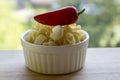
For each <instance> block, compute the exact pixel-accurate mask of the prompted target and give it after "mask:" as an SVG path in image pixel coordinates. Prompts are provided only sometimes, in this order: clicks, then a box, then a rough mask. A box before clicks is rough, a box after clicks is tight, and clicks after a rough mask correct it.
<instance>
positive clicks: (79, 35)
mask: <svg viewBox="0 0 120 80" xmlns="http://www.w3.org/2000/svg"><path fill="white" fill-rule="evenodd" d="M84 38H85V35H84V34H83V32H82V31H81V26H80V25H78V26H76V24H71V25H64V26H60V25H57V26H54V27H53V26H48V25H43V24H40V23H38V24H37V26H36V27H34V28H33V29H32V30H31V31H30V32H29V34H28V35H27V37H26V40H27V41H28V42H30V43H33V44H39V45H46V46H60V45H71V44H76V43H79V42H81V41H83V40H84Z"/></svg>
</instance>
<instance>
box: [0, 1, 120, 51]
mask: <svg viewBox="0 0 120 80" xmlns="http://www.w3.org/2000/svg"><path fill="white" fill-rule="evenodd" d="M65 6H74V7H76V8H77V10H81V9H83V8H85V9H86V11H85V13H84V14H82V15H81V16H79V19H78V21H77V24H80V25H81V26H82V29H84V30H86V31H87V32H88V33H89V34H90V42H89V47H120V0H0V49H1V50H4V49H22V47H21V43H20V36H21V34H22V33H23V32H24V31H26V30H27V29H30V28H32V27H33V26H35V22H34V20H33V16H34V15H35V14H39V13H43V12H47V11H50V10H54V9H58V8H61V7H65Z"/></svg>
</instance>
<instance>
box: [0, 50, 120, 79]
mask: <svg viewBox="0 0 120 80" xmlns="http://www.w3.org/2000/svg"><path fill="white" fill-rule="evenodd" d="M0 80H120V48H88V51H87V57H86V64H85V66H84V68H83V69H81V70H80V71H78V72H74V73H71V74H66V75H56V76H53V75H43V74H38V73H35V72H32V71H30V70H29V69H27V68H26V66H25V62H24V56H23V52H22V50H0Z"/></svg>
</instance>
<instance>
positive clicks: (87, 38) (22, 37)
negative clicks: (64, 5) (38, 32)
mask: <svg viewBox="0 0 120 80" xmlns="http://www.w3.org/2000/svg"><path fill="white" fill-rule="evenodd" d="M30 31H31V30H30V29H29V30H27V31H25V32H23V33H22V35H21V37H20V39H21V43H22V42H24V43H25V44H27V45H31V46H36V47H68V46H69V47H70V46H76V45H80V44H81V45H82V44H84V43H85V42H86V41H88V40H89V34H88V33H87V32H86V31H85V30H81V31H82V32H83V33H84V34H85V36H86V37H85V39H84V40H83V41H82V42H79V43H76V44H72V45H60V46H46V45H39V44H33V43H30V42H28V41H26V40H25V39H24V37H25V36H26V35H27V34H28V33H29V32H30Z"/></svg>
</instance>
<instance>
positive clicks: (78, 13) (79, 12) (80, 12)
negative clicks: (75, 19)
mask: <svg viewBox="0 0 120 80" xmlns="http://www.w3.org/2000/svg"><path fill="white" fill-rule="evenodd" d="M84 11H85V9H83V10H82V11H78V12H77V15H78V16H79V15H80V14H82V13H83V12H84Z"/></svg>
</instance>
